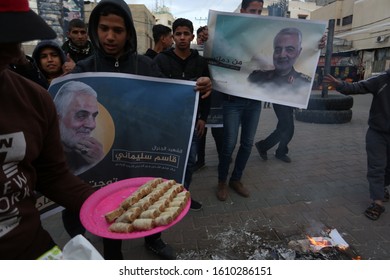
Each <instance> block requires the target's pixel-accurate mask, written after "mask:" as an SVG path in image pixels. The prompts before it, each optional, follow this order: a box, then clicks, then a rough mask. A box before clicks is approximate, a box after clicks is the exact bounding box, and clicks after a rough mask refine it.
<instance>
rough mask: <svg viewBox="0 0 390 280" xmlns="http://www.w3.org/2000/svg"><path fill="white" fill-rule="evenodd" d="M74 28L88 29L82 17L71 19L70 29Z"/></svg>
mask: <svg viewBox="0 0 390 280" xmlns="http://www.w3.org/2000/svg"><path fill="white" fill-rule="evenodd" d="M73 28H85V29H87V25H86V24H85V22H84V21H82V20H81V19H79V18H74V19H72V20H71V21H69V25H68V30H69V31H70V30H72V29H73Z"/></svg>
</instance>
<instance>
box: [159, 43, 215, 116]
mask: <svg viewBox="0 0 390 280" xmlns="http://www.w3.org/2000/svg"><path fill="white" fill-rule="evenodd" d="M154 61H155V62H156V63H157V65H158V67H159V68H160V70H161V72H162V73H163V74H164V76H165V77H167V78H170V79H179V80H187V81H196V80H197V79H198V78H200V77H210V72H209V68H208V64H207V61H206V60H205V59H204V58H203V57H202V56H200V55H199V53H198V51H197V50H193V49H191V54H190V56H189V57H187V58H186V59H184V60H183V59H181V58H180V57H178V56H177V55H176V54H175V52H174V48H172V49H169V50H165V51H163V52H160V53H159V54H158V55H157V56H156V57H155V58H154ZM210 102H211V98H210V97H208V98H205V99H199V106H198V118H199V119H201V120H204V121H206V120H207V116H208V115H209V112H210V104H211V103H210Z"/></svg>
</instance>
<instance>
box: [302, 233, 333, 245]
mask: <svg viewBox="0 0 390 280" xmlns="http://www.w3.org/2000/svg"><path fill="white" fill-rule="evenodd" d="M307 239H309V241H310V244H311V245H313V246H316V247H328V246H332V243H331V242H330V241H329V240H326V239H324V238H321V237H318V238H316V239H314V238H313V237H310V236H307Z"/></svg>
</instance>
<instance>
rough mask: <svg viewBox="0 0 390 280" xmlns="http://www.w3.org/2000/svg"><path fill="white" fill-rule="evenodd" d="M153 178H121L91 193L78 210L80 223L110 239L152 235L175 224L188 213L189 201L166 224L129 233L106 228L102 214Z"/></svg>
mask: <svg viewBox="0 0 390 280" xmlns="http://www.w3.org/2000/svg"><path fill="white" fill-rule="evenodd" d="M152 179H154V178H152V177H139V178H132V179H127V180H122V181H119V182H116V183H113V184H109V185H107V186H105V187H103V188H101V189H100V190H98V191H96V192H95V193H93V194H92V195H91V196H90V197H89V198H88V199H87V200H86V201H85V202H84V204H83V206H82V207H81V211H80V219H81V223H82V224H83V225H84V227H85V228H86V229H87V230H88V231H89V232H91V233H93V234H95V235H97V236H101V237H106V238H111V239H134V238H141V237H144V236H148V235H152V234H155V233H157V232H161V231H164V230H166V229H167V228H170V227H171V226H173V225H175V224H176V223H177V222H179V221H180V220H181V219H183V218H184V216H185V215H186V214H187V213H188V210H189V209H190V204H191V201H188V203H187V205H186V206H185V208H184V209H183V211H182V212H181V213H180V215H179V216H178V217H177V218H176V219H175V220H174V221H172V223H170V224H168V225H166V226H159V227H155V228H153V229H151V230H147V231H135V232H130V233H117V232H111V231H109V230H108V227H109V225H110V224H109V223H107V222H106V219H105V218H104V215H105V214H106V213H107V212H109V211H112V210H114V209H116V208H118V206H119V205H120V203H121V202H122V201H123V200H124V199H125V198H127V197H128V196H129V195H131V194H132V193H133V192H134V191H136V190H137V189H138V188H139V187H140V186H141V185H143V184H145V183H146V182H147V181H150V180H152Z"/></svg>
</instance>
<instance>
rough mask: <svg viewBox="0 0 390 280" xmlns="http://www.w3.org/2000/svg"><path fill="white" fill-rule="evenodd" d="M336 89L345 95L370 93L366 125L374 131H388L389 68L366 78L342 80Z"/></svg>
mask: <svg viewBox="0 0 390 280" xmlns="http://www.w3.org/2000/svg"><path fill="white" fill-rule="evenodd" d="M336 90H337V91H339V92H341V93H343V94H347V95H350V94H366V93H372V95H373V98H372V102H371V108H370V115H369V118H368V125H369V126H370V128H372V129H374V130H376V131H379V132H384V133H390V69H387V70H386V72H385V73H383V74H379V75H378V76H375V77H372V78H369V79H367V80H362V81H359V82H355V83H347V82H343V84H342V85H341V86H340V87H337V88H336Z"/></svg>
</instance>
